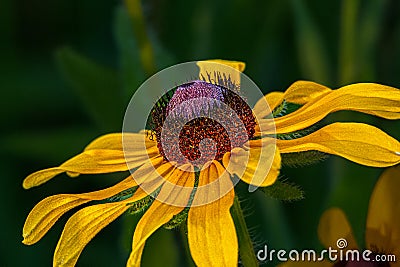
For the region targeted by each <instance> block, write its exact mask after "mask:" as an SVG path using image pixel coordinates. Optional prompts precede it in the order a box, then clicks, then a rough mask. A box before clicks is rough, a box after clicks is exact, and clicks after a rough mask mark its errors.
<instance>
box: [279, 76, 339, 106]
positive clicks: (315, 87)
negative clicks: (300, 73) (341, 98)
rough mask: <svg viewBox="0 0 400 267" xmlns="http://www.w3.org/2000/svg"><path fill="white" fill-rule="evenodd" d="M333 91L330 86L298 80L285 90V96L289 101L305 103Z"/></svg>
mask: <svg viewBox="0 0 400 267" xmlns="http://www.w3.org/2000/svg"><path fill="white" fill-rule="evenodd" d="M331 91H332V90H331V89H330V88H328V87H326V86H323V85H321V84H318V83H315V82H310V81H297V82H294V83H293V84H292V85H291V86H290V87H289V88H288V89H287V90H286V91H285V95H284V98H285V100H286V101H287V102H290V103H295V104H299V105H305V104H307V103H308V102H311V101H316V100H317V99H319V98H321V97H322V96H324V95H326V94H327V93H330V92H331Z"/></svg>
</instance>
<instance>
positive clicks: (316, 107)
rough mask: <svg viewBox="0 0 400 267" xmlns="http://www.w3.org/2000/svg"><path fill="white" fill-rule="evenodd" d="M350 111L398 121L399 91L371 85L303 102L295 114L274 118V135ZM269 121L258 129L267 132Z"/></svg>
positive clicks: (265, 121)
mask: <svg viewBox="0 0 400 267" xmlns="http://www.w3.org/2000/svg"><path fill="white" fill-rule="evenodd" d="M339 110H353V111H358V112H363V113H366V114H371V115H375V116H379V117H382V118H386V119H400V90H398V89H396V88H393V87H389V86H385V85H380V84H374V83H358V84H351V85H348V86H344V87H342V88H339V89H337V90H332V91H331V92H328V93H322V94H321V95H319V96H318V97H317V98H314V99H313V100H312V101H310V102H308V103H306V104H305V105H304V106H303V107H301V108H300V109H298V110H297V111H295V112H293V113H291V114H288V115H286V116H283V117H280V118H275V120H274V123H275V127H276V133H288V132H294V131H298V130H301V129H304V128H307V127H309V126H311V125H313V124H315V123H316V122H318V121H320V120H322V119H323V118H324V117H326V116H327V115H328V114H329V113H332V112H335V111H339ZM269 124H271V120H262V121H261V122H260V126H262V127H261V128H264V127H265V129H268V125H269Z"/></svg>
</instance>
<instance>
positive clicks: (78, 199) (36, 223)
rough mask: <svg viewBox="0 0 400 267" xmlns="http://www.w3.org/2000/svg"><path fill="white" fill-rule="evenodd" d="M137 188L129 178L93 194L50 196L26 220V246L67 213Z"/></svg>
mask: <svg viewBox="0 0 400 267" xmlns="http://www.w3.org/2000/svg"><path fill="white" fill-rule="evenodd" d="M134 186H136V183H135V182H134V180H133V179H132V177H128V178H126V179H125V180H123V181H121V182H120V183H118V184H116V185H114V186H112V187H110V188H106V189H104V190H99V191H95V192H91V193H85V194H61V195H55V196H50V197H47V198H45V199H43V200H42V201H40V202H39V203H38V204H37V205H36V206H35V207H34V208H33V209H32V211H31V212H30V213H29V215H28V217H27V218H26V221H25V225H24V228H23V231H22V235H23V237H24V240H23V241H22V242H23V243H24V244H26V245H31V244H34V243H36V242H37V241H39V240H40V239H41V238H42V237H43V236H44V235H45V234H46V233H47V231H48V230H49V229H50V228H51V227H52V226H53V225H54V224H55V222H56V221H57V220H58V219H59V218H60V217H61V216H62V215H63V214H65V213H66V212H67V211H69V210H71V209H73V208H75V207H77V206H79V205H82V204H84V203H87V202H89V201H91V200H101V199H105V198H109V197H112V196H114V195H115V194H118V193H120V192H122V191H124V190H126V189H129V188H132V187H134Z"/></svg>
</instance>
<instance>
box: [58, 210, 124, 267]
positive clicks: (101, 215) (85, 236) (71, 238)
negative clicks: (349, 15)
mask: <svg viewBox="0 0 400 267" xmlns="http://www.w3.org/2000/svg"><path fill="white" fill-rule="evenodd" d="M128 208H129V206H127V205H126V203H119V202H117V203H107V204H100V205H94V206H90V207H86V208H84V209H81V210H79V211H78V212H76V213H75V214H74V215H72V217H71V218H70V219H69V220H68V222H67V223H66V225H65V227H64V230H63V232H62V234H61V237H60V240H59V241H58V244H57V247H56V250H55V252H54V259H53V266H75V264H76V262H77V260H78V257H79V255H80V254H81V252H82V250H83V249H84V248H85V246H86V245H87V244H88V243H89V242H90V240H92V238H93V237H94V236H95V235H96V234H97V233H98V232H100V230H101V229H103V228H104V227H106V226H107V225H108V224H110V223H111V222H112V221H114V220H115V219H116V218H118V217H119V216H120V215H122V214H123V213H124V212H125V211H126V210H127V209H128Z"/></svg>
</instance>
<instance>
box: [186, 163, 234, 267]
mask: <svg viewBox="0 0 400 267" xmlns="http://www.w3.org/2000/svg"><path fill="white" fill-rule="evenodd" d="M224 171H225V170H224V168H223V167H222V166H221V164H220V163H218V162H216V161H214V162H213V163H212V164H211V165H210V166H209V167H208V168H206V169H204V170H202V171H201V173H200V177H199V187H201V186H208V187H209V189H210V190H204V191H203V192H202V193H201V194H198V192H196V195H195V197H194V201H193V203H197V204H200V203H203V204H204V205H198V206H195V207H191V208H190V210H189V215H188V239H189V248H190V253H191V255H192V257H193V260H194V262H195V263H196V265H198V266H237V264H238V240H237V236H236V230H235V225H234V223H233V220H232V217H231V214H230V212H229V209H230V207H231V206H232V205H233V199H234V195H235V193H234V190H233V189H232V190H230V191H229V192H228V193H227V194H225V195H223V193H224V191H225V188H226V187H228V188H229V187H233V185H232V182H231V180H230V178H229V175H228V174H227V172H224ZM213 182H214V183H213ZM212 191H220V195H221V198H219V199H218V200H215V201H214V202H211V203H210V202H209V200H210V199H213V198H214V196H213V192H212ZM205 203H207V204H205Z"/></svg>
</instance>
